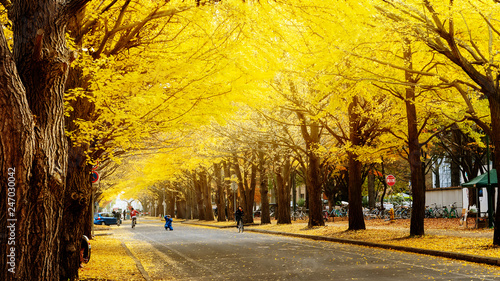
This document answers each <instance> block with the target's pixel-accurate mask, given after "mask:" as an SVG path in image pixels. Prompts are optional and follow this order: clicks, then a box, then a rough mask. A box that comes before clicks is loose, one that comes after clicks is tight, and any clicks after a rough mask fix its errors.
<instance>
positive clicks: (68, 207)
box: [59, 146, 93, 280]
mask: <svg viewBox="0 0 500 281" xmlns="http://www.w3.org/2000/svg"><path fill="white" fill-rule="evenodd" d="M84 151H85V148H81V147H73V146H70V149H69V163H68V177H67V178H66V195H65V198H64V213H63V224H62V229H63V231H62V233H63V239H62V240H61V243H62V244H61V250H62V252H61V260H60V262H59V263H60V265H61V280H76V279H77V278H78V269H79V268H80V244H81V239H82V235H83V234H84V233H85V227H86V226H88V224H89V217H92V216H93V213H91V212H90V209H89V206H91V202H92V198H91V197H92V183H91V182H90V172H91V167H90V165H88V164H87V159H86V158H85V153H84ZM88 237H89V238H91V237H92V236H88Z"/></svg>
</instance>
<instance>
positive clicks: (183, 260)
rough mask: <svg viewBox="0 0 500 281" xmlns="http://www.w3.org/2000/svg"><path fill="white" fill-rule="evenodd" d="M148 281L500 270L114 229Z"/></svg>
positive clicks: (150, 226)
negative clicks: (140, 266)
mask: <svg viewBox="0 0 500 281" xmlns="http://www.w3.org/2000/svg"><path fill="white" fill-rule="evenodd" d="M114 232H115V236H116V237H117V238H119V239H121V240H122V241H123V242H124V243H125V244H126V246H127V247H128V248H129V249H130V250H131V252H132V253H133V254H134V256H135V257H136V258H137V259H138V260H140V261H141V263H142V264H143V265H144V268H145V271H146V272H147V274H148V276H149V278H150V279H151V280H313V281H318V280H383V281H390V280H397V281H401V280H403V281H411V280H500V269H498V268H496V267H491V266H483V265H479V264H472V263H465V262H459V261H453V260H447V259H442V258H436V257H429V256H424V255H417V254H410V253H402V252H396V251H390V250H381V249H373V248H367V247H359V246H352V245H344V244H338V243H332V242H318V241H312V240H307V239H298V238H290V237H282V236H274V235H266V234H258V233H251V232H245V233H238V232H237V230H236V229H234V228H231V229H214V228H208V227H197V226H188V225H181V224H179V223H174V231H165V229H164V228H163V224H162V223H161V222H155V221H151V220H139V222H138V225H137V226H136V228H135V229H131V228H130V226H129V224H127V223H126V224H125V225H122V226H121V227H117V228H114Z"/></svg>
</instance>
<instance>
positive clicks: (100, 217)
mask: <svg viewBox="0 0 500 281" xmlns="http://www.w3.org/2000/svg"><path fill="white" fill-rule="evenodd" d="M94 224H100V225H104V224H105V225H113V224H116V225H120V221H118V220H117V219H116V218H115V217H114V216H113V214H111V213H97V214H95V215H94Z"/></svg>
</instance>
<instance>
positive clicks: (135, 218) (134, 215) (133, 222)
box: [130, 208, 139, 228]
mask: <svg viewBox="0 0 500 281" xmlns="http://www.w3.org/2000/svg"><path fill="white" fill-rule="evenodd" d="M138 213H139V212H138V211H137V210H134V208H132V209H131V210H130V218H131V219H132V228H134V227H135V224H136V223H137V217H136V216H137V214H138Z"/></svg>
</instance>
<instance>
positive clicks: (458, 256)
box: [182, 221, 500, 266]
mask: <svg viewBox="0 0 500 281" xmlns="http://www.w3.org/2000/svg"><path fill="white" fill-rule="evenodd" d="M182 223H184V224H191V225H200V226H207V227H215V228H230V227H235V226H234V225H231V226H220V225H216V224H207V223H200V222H197V221H183V222H182ZM253 225H259V224H253ZM372 227H373V228H384V229H389V227H383V226H372ZM368 228H370V227H368ZM245 231H247V232H257V233H266V234H273V235H284V236H291V237H297V238H306V239H313V240H318V241H330V242H336V243H343V244H352V245H359V246H368V247H374V248H382V249H388V250H398V251H404V252H411V253H418V254H424V255H431V256H437V257H444V258H450V259H455V260H462V261H468V262H475V263H482V264H488V265H495V266H500V259H499V258H492V257H483V256H477V255H469V254H462V253H455V252H446V251H437V250H429V249H421V248H414V247H406V246H399V245H390V244H383V243H374V242H367V241H361V240H353V239H344V238H335V237H328V236H317V235H307V234H297V233H287V232H279V231H271V230H263V229H253V228H246V229H245ZM426 233H427V234H431V235H443V236H457V237H486V238H490V237H491V236H492V234H491V233H489V232H477V233H476V232H467V231H457V230H448V229H446V230H439V229H429V230H426Z"/></svg>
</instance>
